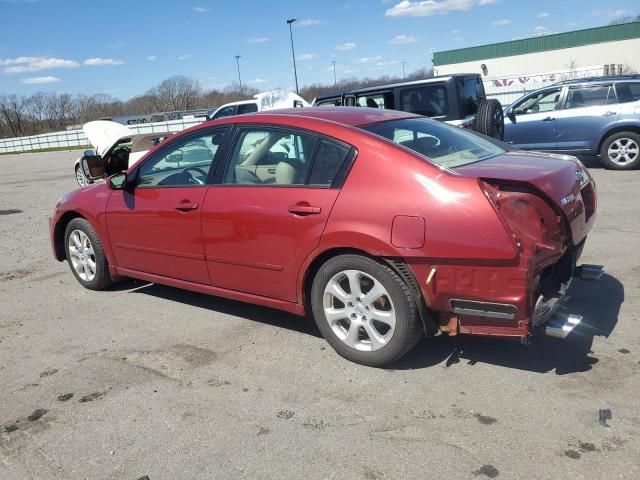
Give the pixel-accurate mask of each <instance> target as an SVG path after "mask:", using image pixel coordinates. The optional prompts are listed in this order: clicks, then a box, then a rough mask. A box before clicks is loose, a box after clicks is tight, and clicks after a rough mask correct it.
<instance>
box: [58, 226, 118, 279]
mask: <svg viewBox="0 0 640 480" xmlns="http://www.w3.org/2000/svg"><path fill="white" fill-rule="evenodd" d="M64 240H65V243H64V247H65V253H66V257H67V261H68V262H69V266H70V267H71V272H72V273H73V275H74V276H75V277H76V279H77V280H78V282H80V284H81V285H82V286H83V287H85V288H88V289H90V290H103V289H105V288H107V287H108V286H109V285H111V283H112V281H111V275H110V274H109V263H108V262H107V257H106V255H105V254H104V249H103V247H102V243H101V242H100V238H99V237H98V234H97V233H96V231H95V230H94V228H93V227H92V226H91V223H89V222H88V221H87V220H86V219H84V218H74V219H73V220H71V221H70V222H69V223H68V224H67V228H66V229H65V233H64Z"/></svg>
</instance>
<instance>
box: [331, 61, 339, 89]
mask: <svg viewBox="0 0 640 480" xmlns="http://www.w3.org/2000/svg"><path fill="white" fill-rule="evenodd" d="M331 63H333V86H334V87H337V86H338V79H337V77H336V61H335V60H334V61H333V62H331Z"/></svg>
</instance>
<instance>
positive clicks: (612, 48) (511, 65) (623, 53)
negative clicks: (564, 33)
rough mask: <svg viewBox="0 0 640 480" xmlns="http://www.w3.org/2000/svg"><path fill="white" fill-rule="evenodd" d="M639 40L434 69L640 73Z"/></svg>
mask: <svg viewBox="0 0 640 480" xmlns="http://www.w3.org/2000/svg"><path fill="white" fill-rule="evenodd" d="M639 52H640V38H634V39H631V40H621V41H616V42H607V43H597V44H593V45H585V46H582V47H574V48H566V49H562V50H551V51H546V52H538V53H529V54H524V55H514V56H511V57H502V58H490V59H486V60H474V61H472V62H465V63H454V64H449V65H439V66H437V67H434V69H435V72H436V74H437V75H448V74H451V73H463V72H464V73H467V72H471V73H482V71H481V65H482V64H485V65H486V66H487V69H488V71H487V76H488V77H494V78H495V77H500V76H513V75H519V74H523V75H524V74H535V73H541V72H553V71H563V70H568V69H569V68H570V66H574V67H586V66H592V65H604V64H611V63H614V64H616V65H618V64H623V65H625V66H628V67H630V68H631V69H632V70H633V71H635V72H638V73H640V53H639Z"/></svg>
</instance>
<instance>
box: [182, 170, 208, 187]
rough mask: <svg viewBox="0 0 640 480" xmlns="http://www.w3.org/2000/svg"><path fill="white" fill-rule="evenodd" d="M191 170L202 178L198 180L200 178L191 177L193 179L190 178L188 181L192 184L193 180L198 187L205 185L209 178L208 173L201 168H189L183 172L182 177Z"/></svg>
mask: <svg viewBox="0 0 640 480" xmlns="http://www.w3.org/2000/svg"><path fill="white" fill-rule="evenodd" d="M190 170H191V171H194V172H197V173H198V174H199V175H200V176H201V177H202V178H198V177H195V176H193V175H190V177H191V178H189V180H188V181H189V182H190V181H191V180H193V181H194V182H195V183H197V184H198V185H204V181H205V180H206V178H207V172H205V171H204V170H202V169H201V168H198V167H187V168H185V169H184V170H182V175H184V174H185V173H187V172H188V171H190Z"/></svg>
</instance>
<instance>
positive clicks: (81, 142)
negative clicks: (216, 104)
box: [0, 118, 204, 153]
mask: <svg viewBox="0 0 640 480" xmlns="http://www.w3.org/2000/svg"><path fill="white" fill-rule="evenodd" d="M203 121H204V118H191V119H184V118H183V119H180V120H170V121H167V122H156V123H141V124H137V125H127V126H128V127H129V129H130V130H131V131H132V132H133V133H134V134H136V133H154V132H178V131H180V130H184V129H185V128H189V127H193V126H194V125H198V124H200V123H202V122H203ZM83 146H89V140H88V139H87V136H86V135H85V134H84V132H83V131H82V130H80V129H78V130H67V131H65V132H54V133H44V134H42V135H32V136H30V137H18V138H0V153H13V152H17V153H20V152H29V151H32V150H40V149H43V148H64V147H83Z"/></svg>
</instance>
